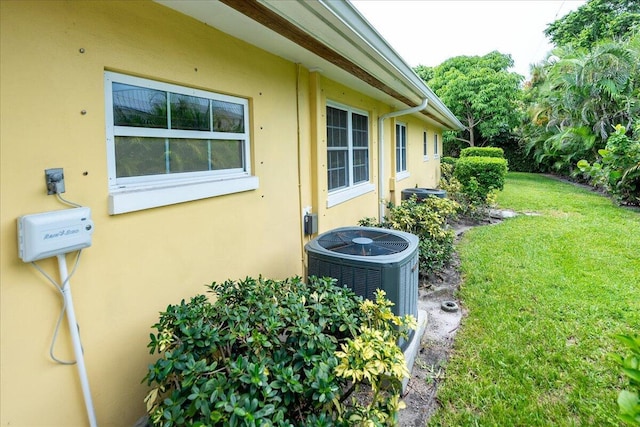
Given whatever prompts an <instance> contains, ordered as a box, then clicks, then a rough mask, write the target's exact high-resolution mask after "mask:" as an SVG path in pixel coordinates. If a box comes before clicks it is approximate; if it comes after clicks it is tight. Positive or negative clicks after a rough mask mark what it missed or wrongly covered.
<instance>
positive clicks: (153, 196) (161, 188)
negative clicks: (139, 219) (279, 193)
mask: <svg viewBox="0 0 640 427" xmlns="http://www.w3.org/2000/svg"><path fill="white" fill-rule="evenodd" d="M258 184H259V180H258V177H256V176H243V177H234V178H227V179H217V180H206V181H202V180H201V181H190V182H181V183H175V182H174V183H170V184H167V183H164V184H156V185H150V186H144V187H143V186H138V187H131V188H123V189H117V190H111V191H110V193H109V215H117V214H122V213H127V212H135V211H140V210H144V209H151V208H157V207H159V206H167V205H174V204H177V203H184V202H190V201H193V200H200V199H206V198H209V197H215V196H222V195H225V194H232V193H239V192H242V191H250V190H255V189H257V188H258Z"/></svg>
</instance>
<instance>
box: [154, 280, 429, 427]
mask: <svg viewBox="0 0 640 427" xmlns="http://www.w3.org/2000/svg"><path fill="white" fill-rule="evenodd" d="M391 305H392V303H390V302H389V301H388V300H386V299H385V298H384V292H382V291H378V292H377V294H376V301H369V300H365V301H362V298H361V297H358V296H356V295H355V294H354V293H353V292H352V291H350V290H348V289H347V288H342V287H338V286H335V280H333V279H317V278H310V280H309V284H308V285H307V284H305V283H303V282H302V281H301V280H300V279H299V278H293V279H287V280H282V281H275V280H265V279H262V278H259V279H257V280H256V279H252V278H247V279H245V280H242V281H238V282H236V281H227V282H224V283H213V284H212V285H210V286H209V292H208V294H207V295H197V296H195V297H193V298H192V299H191V301H189V302H185V301H184V300H183V301H182V302H181V303H180V304H177V305H171V306H169V307H167V310H166V311H165V312H163V313H160V320H159V321H158V323H156V324H155V325H154V326H153V327H154V329H155V330H156V331H157V333H155V334H151V342H150V343H149V345H148V347H149V348H150V352H151V354H154V353H157V355H158V358H157V360H156V361H155V362H154V363H153V364H151V365H150V366H149V370H148V373H147V376H146V377H145V379H146V381H147V384H148V385H149V386H151V387H152V388H151V390H150V392H149V394H148V395H147V397H146V398H145V402H146V404H147V412H148V414H149V422H150V423H151V424H152V425H153V426H162V427H177V426H209V425H224V426H282V427H293V426H303V425H304V426H317V427H321V426H352V425H397V412H398V410H399V409H400V408H401V407H402V402H400V400H399V399H400V392H401V389H402V379H403V378H404V377H405V376H408V374H409V373H408V371H407V367H406V365H405V360H404V355H403V354H402V351H401V350H400V348H399V347H398V346H397V345H396V343H397V340H398V338H399V337H400V336H405V337H406V336H407V334H406V332H407V328H415V326H416V324H415V319H414V318H413V316H404V317H403V318H399V317H397V316H395V315H394V314H393V312H392V311H391V309H390V306H391ZM363 384H366V385H367V386H369V387H370V388H371V391H372V392H371V393H357V392H358V388H359V387H360V386H361V385H363ZM352 393H355V394H357V395H358V400H356V399H349V396H350V395H351V394H352ZM354 420H357V421H358V422H354Z"/></svg>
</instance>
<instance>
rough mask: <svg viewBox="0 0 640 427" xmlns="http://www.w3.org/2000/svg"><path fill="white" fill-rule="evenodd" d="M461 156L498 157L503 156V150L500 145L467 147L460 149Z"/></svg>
mask: <svg viewBox="0 0 640 427" xmlns="http://www.w3.org/2000/svg"><path fill="white" fill-rule="evenodd" d="M463 157H498V158H501V159H502V158H504V150H503V149H502V148H500V147H467V148H464V149H462V150H461V151H460V158H463Z"/></svg>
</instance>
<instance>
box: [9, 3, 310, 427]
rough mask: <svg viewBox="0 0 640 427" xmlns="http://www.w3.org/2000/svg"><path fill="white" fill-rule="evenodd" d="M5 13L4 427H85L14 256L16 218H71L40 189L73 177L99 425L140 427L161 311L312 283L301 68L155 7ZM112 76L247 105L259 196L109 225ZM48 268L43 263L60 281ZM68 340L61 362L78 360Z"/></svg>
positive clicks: (77, 295)
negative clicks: (245, 285)
mask: <svg viewBox="0 0 640 427" xmlns="http://www.w3.org/2000/svg"><path fill="white" fill-rule="evenodd" d="M1 7H2V10H1V12H2V13H1V16H2V18H1V19H2V22H1V27H2V46H1V54H2V58H1V63H2V65H1V67H2V90H1V91H0V93H1V94H0V96H1V101H2V107H1V108H2V112H1V115H2V131H1V132H2V134H1V144H2V153H1V154H2V156H1V162H2V164H1V166H2V167H1V174H2V176H1V178H2V191H1V197H2V203H1V207H0V209H1V213H2V215H1V224H0V226H1V230H2V247H1V249H2V250H1V262H2V264H1V265H2V267H1V270H2V273H1V274H2V284H1V292H2V295H1V304H2V306H1V316H2V322H1V328H2V373H1V377H2V392H1V396H2V397H1V398H2V402H1V404H0V407H1V408H2V410H1V411H0V413H1V424H2V425H9V424H11V425H18V426H20V425H21V426H27V425H29V426H31V425H48V426H74V425H85V424H86V415H85V410H84V404H83V401H82V394H81V390H80V386H79V381H78V375H77V372H76V368H75V367H73V366H59V365H56V364H54V363H53V362H52V361H51V360H50V359H49V357H48V354H47V352H48V347H49V342H50V339H51V336H52V333H53V329H54V325H55V322H56V319H57V316H58V313H59V310H60V307H61V302H60V298H59V296H58V295H57V292H56V291H55V290H54V288H53V287H52V286H51V285H50V284H48V283H47V282H46V280H45V279H44V278H43V277H42V276H41V275H40V274H39V273H38V272H37V271H36V270H35V269H34V268H33V267H31V266H30V265H28V264H24V263H22V262H21V261H20V260H19V258H18V254H17V248H16V219H17V217H19V216H20V215H24V214H30V213H36V212H44V211H49V210H58V209H64V208H65V206H64V205H62V204H61V203H60V202H58V201H57V200H56V198H55V197H54V196H47V195H46V191H45V184H44V169H47V168H52V167H63V168H64V172H65V181H66V193H65V194H64V197H65V198H67V199H69V200H72V201H74V202H77V203H80V204H82V205H85V206H88V207H90V208H91V209H92V217H93V221H94V222H95V234H94V237H93V246H92V247H91V248H88V249H86V250H85V251H84V252H83V254H82V258H81V260H80V264H79V267H78V270H77V273H76V274H75V275H74V276H73V278H72V279H71V281H70V282H71V287H72V291H73V296H74V302H75V306H76V315H77V318H78V321H79V323H80V325H81V336H82V341H83V346H84V350H85V360H86V364H87V371H88V375H89V383H90V385H91V388H92V393H93V400H94V404H95V409H96V414H97V417H98V421H99V423H100V425H103V426H108V425H112V426H122V425H130V424H132V423H133V421H134V420H135V419H136V418H137V417H139V416H141V415H143V413H144V404H143V402H142V398H143V397H144V394H145V392H146V386H145V385H142V384H140V381H141V379H142V377H143V376H144V375H145V370H146V366H147V363H148V362H149V361H150V360H151V359H150V356H148V355H147V351H146V349H145V346H146V343H147V342H148V334H149V332H150V326H151V325H152V324H153V323H154V322H155V321H156V320H157V313H158V312H159V311H160V310H163V309H164V308H165V307H166V306H167V305H168V304H170V303H176V302H179V301H180V299H182V298H189V297H190V296H192V295H194V294H195V293H198V292H203V291H204V290H205V288H204V284H207V283H210V282H211V281H214V280H216V281H222V280H225V279H227V278H236V279H237V278H242V277H245V276H247V275H251V276H257V275H259V274H263V275H265V276H268V277H275V278H281V277H287V276H291V275H294V274H302V262H301V257H302V254H301V244H300V227H301V216H300V214H299V197H298V195H299V191H298V175H297V163H298V149H297V144H298V137H297V126H296V66H295V64H293V63H290V62H287V61H285V60H283V59H281V58H278V57H275V56H273V55H271V54H268V53H266V52H264V51H261V50H258V49H256V48H253V47H252V46H250V45H248V44H246V43H244V42H241V41H239V40H237V39H234V38H231V37H228V36H226V35H225V34H223V33H220V32H219V31H217V30H215V29H212V28H210V27H207V26H206V25H204V24H202V23H200V22H197V21H194V20H192V19H190V18H187V17H184V16H182V15H179V14H177V13H175V12H173V11H171V10H169V9H167V8H164V7H162V6H160V5H157V4H154V3H151V2H137V1H134V2H54V1H43V2H17V1H16V2H2V5H1ZM81 49H82V53H81ZM105 70H113V71H118V72H121V73H125V74H131V75H136V76H141V77H145V78H149V79H154V80H158V81H163V82H169V83H175V84H179V85H183V86H189V87H194V88H199V89H204V90H208V91H213V92H219V93H224V94H231V95H234V96H238V97H242V98H247V99H249V101H250V117H251V123H252V125H251V135H252V141H251V144H252V146H251V147H252V148H251V149H252V156H251V160H252V173H253V174H254V175H255V176H257V177H258V178H259V179H260V185H259V188H258V189H257V190H253V191H248V192H243V193H238V194H232V195H226V196H220V197H214V198H209V199H204V200H198V201H193V202H187V203H181V204H177V205H172V206H164V207H159V208H154V209H149V210H143V211H138V212H132V213H126V214H121V215H114V216H110V215H108V208H107V199H108V185H107V170H106V166H107V163H106V146H105V100H104V77H103V72H104V71H105ZM82 111H85V113H86V114H82V113H81V112H82ZM51 261H52V260H45V261H41V262H39V264H40V265H41V266H42V267H43V268H44V269H45V270H46V271H47V272H48V273H49V274H51V275H52V276H53V277H56V278H57V277H58V276H57V274H58V272H57V266H56V264H55V263H54V262H51ZM72 263H73V258H72V257H71V256H70V257H69V260H68V264H69V265H70V266H72ZM66 329H67V326H66V325H65V324H64V323H63V327H62V329H61V334H60V336H59V338H58V342H57V346H56V350H55V351H56V354H57V355H58V356H59V357H60V358H62V359H67V360H68V359H73V353H72V351H71V346H70V345H69V338H68V336H67V335H68V334H67V333H66Z"/></svg>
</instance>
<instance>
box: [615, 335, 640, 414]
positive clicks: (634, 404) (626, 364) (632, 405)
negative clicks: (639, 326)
mask: <svg viewBox="0 0 640 427" xmlns="http://www.w3.org/2000/svg"><path fill="white" fill-rule="evenodd" d="M616 338H617V339H618V341H620V342H621V343H622V344H624V345H625V346H626V347H627V350H628V351H629V353H628V354H627V355H625V356H624V357H623V356H621V355H618V354H615V355H613V359H614V361H615V362H616V363H617V364H618V365H619V366H620V369H621V370H622V373H623V374H624V376H625V377H626V378H627V379H628V380H629V387H630V388H631V390H622V391H621V392H620V393H619V394H618V407H619V409H620V412H619V416H620V419H621V420H622V421H624V422H625V423H627V424H629V425H632V426H640V335H635V336H630V335H616Z"/></svg>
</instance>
